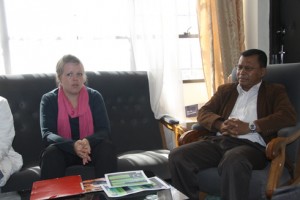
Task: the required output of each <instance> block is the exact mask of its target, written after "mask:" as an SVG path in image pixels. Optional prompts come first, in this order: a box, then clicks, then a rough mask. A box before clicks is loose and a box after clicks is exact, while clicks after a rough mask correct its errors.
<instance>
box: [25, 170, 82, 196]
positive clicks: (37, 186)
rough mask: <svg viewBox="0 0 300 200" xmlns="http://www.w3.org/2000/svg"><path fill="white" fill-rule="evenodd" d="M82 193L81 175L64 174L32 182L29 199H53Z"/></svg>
mask: <svg viewBox="0 0 300 200" xmlns="http://www.w3.org/2000/svg"><path fill="white" fill-rule="evenodd" d="M83 193H84V189H83V186H82V179H81V176H79V175H75V176H65V177H62V178H54V179H47V180H42V181H36V182H34V183H33V185H32V189H31V196H30V200H39V199H55V198H60V197H66V196H73V195H78V194H83Z"/></svg>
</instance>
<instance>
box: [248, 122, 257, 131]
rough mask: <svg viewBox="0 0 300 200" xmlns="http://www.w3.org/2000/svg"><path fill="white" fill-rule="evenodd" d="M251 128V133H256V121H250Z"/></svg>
mask: <svg viewBox="0 0 300 200" xmlns="http://www.w3.org/2000/svg"><path fill="white" fill-rule="evenodd" d="M249 129H250V132H251V133H254V132H255V131H256V125H255V124H254V122H250V123H249Z"/></svg>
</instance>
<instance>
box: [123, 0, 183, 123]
mask: <svg viewBox="0 0 300 200" xmlns="http://www.w3.org/2000/svg"><path fill="white" fill-rule="evenodd" d="M129 2H130V3H129V4H128V5H129V7H128V9H129V13H130V20H129V21H130V22H131V25H130V34H131V35H130V38H131V45H132V50H133V51H132V53H133V55H132V58H133V59H134V62H133V63H134V64H135V68H136V70H143V69H145V67H146V68H147V70H148V73H149V76H148V77H149V86H150V96H151V107H152V110H153V112H154V113H155V117H156V118H159V117H160V116H161V115H163V114H169V115H171V116H174V117H176V118H177V119H179V120H180V121H181V122H182V121H184V119H185V117H184V103H183V91H182V80H181V76H180V71H179V67H178V63H177V62H178V59H177V58H178V56H177V54H178V51H177V50H178V31H177V24H176V21H177V20H176V17H177V14H176V3H175V1H173V0H151V1H149V0H129Z"/></svg>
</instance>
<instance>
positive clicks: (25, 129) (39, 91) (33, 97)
mask: <svg viewBox="0 0 300 200" xmlns="http://www.w3.org/2000/svg"><path fill="white" fill-rule="evenodd" d="M87 77H88V82H87V85H88V86H89V87H91V88H94V89H96V90H98V91H99V92H100V93H101V94H102V96H103V98H104V101H105V103H106V107H107V112H108V116H109V118H110V123H111V138H112V141H113V143H114V144H115V145H116V147H117V152H118V153H122V152H125V151H130V150H151V149H158V148H162V139H161V135H160V132H159V124H158V121H157V120H156V119H155V118H154V114H153V112H152V110H151V106H150V97H149V85H148V76H147V72H121V71H120V72H87ZM55 87H56V83H55V74H25V75H1V76H0V95H1V96H3V97H5V98H6V99H8V102H9V104H10V107H11V110H12V113H13V117H14V124H15V131H16V136H15V139H14V142H13V147H14V149H15V150H16V151H17V152H19V153H21V154H22V156H23V159H24V164H25V165H27V164H31V162H36V161H37V160H39V156H40V153H41V151H42V149H43V145H42V139H41V132H40V125H39V105H40V100H41V97H42V95H43V94H44V93H46V92H48V91H51V90H52V89H54V88H55Z"/></svg>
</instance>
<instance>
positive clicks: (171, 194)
mask: <svg viewBox="0 0 300 200" xmlns="http://www.w3.org/2000/svg"><path fill="white" fill-rule="evenodd" d="M170 187H171V188H170V189H166V190H159V191H145V192H139V193H136V194H132V195H127V196H124V197H118V198H109V197H107V196H106V194H105V193H104V192H94V193H87V194H83V195H80V196H73V197H65V198H59V199H64V200H115V199H120V200H184V199H188V198H187V197H186V196H185V195H184V194H183V193H181V192H180V191H178V190H177V189H176V188H174V187H172V186H170ZM0 199H1V200H12V199H14V200H30V191H26V192H8V193H0Z"/></svg>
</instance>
